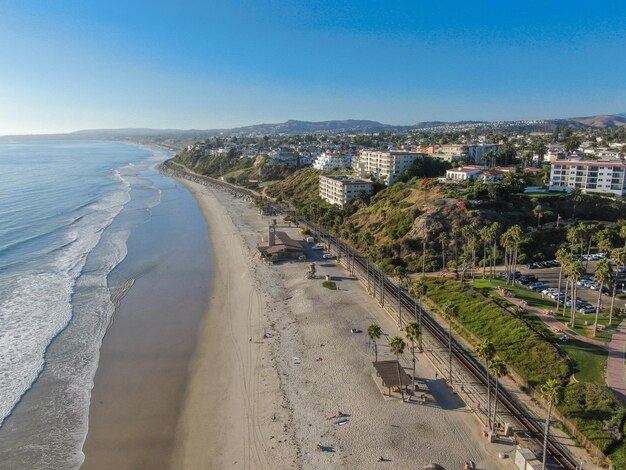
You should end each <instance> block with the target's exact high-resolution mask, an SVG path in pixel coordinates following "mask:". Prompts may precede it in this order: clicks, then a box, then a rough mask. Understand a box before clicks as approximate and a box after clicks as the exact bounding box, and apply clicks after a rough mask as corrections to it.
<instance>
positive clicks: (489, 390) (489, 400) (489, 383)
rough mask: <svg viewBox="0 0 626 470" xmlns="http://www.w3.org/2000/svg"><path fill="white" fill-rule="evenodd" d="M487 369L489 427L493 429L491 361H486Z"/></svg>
mask: <svg viewBox="0 0 626 470" xmlns="http://www.w3.org/2000/svg"><path fill="white" fill-rule="evenodd" d="M485 370H486V371H487V427H488V428H489V430H490V431H491V429H492V427H491V374H490V373H489V361H485Z"/></svg>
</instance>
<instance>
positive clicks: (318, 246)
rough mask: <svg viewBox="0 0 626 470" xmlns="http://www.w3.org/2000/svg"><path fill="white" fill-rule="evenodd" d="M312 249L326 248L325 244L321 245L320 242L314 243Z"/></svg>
mask: <svg viewBox="0 0 626 470" xmlns="http://www.w3.org/2000/svg"><path fill="white" fill-rule="evenodd" d="M311 249H312V250H315V251H319V250H323V249H324V245H320V244H319V243H318V244H317V245H313V246H312V247H311Z"/></svg>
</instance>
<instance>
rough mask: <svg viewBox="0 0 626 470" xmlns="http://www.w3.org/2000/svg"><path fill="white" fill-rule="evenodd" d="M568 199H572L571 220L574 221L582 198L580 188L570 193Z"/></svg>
mask: <svg viewBox="0 0 626 470" xmlns="http://www.w3.org/2000/svg"><path fill="white" fill-rule="evenodd" d="M570 197H571V198H572V202H573V203H574V207H573V208H572V219H575V218H576V209H577V208H578V204H580V202H581V201H582V200H583V197H584V195H583V190H582V189H580V188H576V189H574V191H572V192H571V194H570Z"/></svg>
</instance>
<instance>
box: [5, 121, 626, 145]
mask: <svg viewBox="0 0 626 470" xmlns="http://www.w3.org/2000/svg"><path fill="white" fill-rule="evenodd" d="M557 125H561V126H574V127H580V128H583V127H594V128H601V127H610V128H613V129H617V128H619V127H622V126H626V113H621V114H600V115H597V116H588V117H577V118H564V119H551V120H526V121H424V122H418V123H416V124H414V125H411V126H393V125H389V124H383V123H381V122H378V121H369V120H365V119H345V120H331V121H317V122H313V121H298V120H293V119H291V120H289V121H285V122H281V123H276V124H255V125H251V126H243V127H235V128H232V129H205V130H202V129H185V130H183V129H150V128H121V129H87V130H80V131H75V132H70V133H67V134H45V135H41V134H40V135H17V136H0V139H3V140H7V139H12V140H25V139H29V140H34V139H89V140H127V141H132V142H140V143H156V144H159V145H165V146H170V147H175V148H180V147H181V146H183V147H184V146H185V145H187V144H188V143H191V142H193V141H194V140H195V139H207V138H209V137H213V136H216V135H257V136H262V135H269V136H275V135H297V134H326V133H338V134H352V133H371V132H382V131H406V130H410V129H423V130H427V131H450V130H456V131H466V130H471V129H479V130H481V131H485V132H491V131H498V132H499V131H519V132H524V131H552V130H553V129H554V128H555V127H556V126H557Z"/></svg>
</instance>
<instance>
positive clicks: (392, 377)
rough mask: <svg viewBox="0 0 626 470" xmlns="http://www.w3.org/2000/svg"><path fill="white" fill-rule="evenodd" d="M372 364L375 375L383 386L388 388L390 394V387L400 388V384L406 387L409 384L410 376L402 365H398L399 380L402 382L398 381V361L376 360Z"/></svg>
mask: <svg viewBox="0 0 626 470" xmlns="http://www.w3.org/2000/svg"><path fill="white" fill-rule="evenodd" d="M372 364H374V368H375V369H376V375H377V376H378V377H380V379H381V380H382V382H383V386H384V387H386V388H387V389H388V390H389V395H390V396H391V389H392V388H397V389H398V390H400V386H402V387H406V386H407V385H410V384H411V377H410V376H409V374H407V373H406V372H405V371H404V369H403V368H402V366H400V381H401V382H402V383H401V384H400V383H399V382H398V361H378V362H373V363H372Z"/></svg>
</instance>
